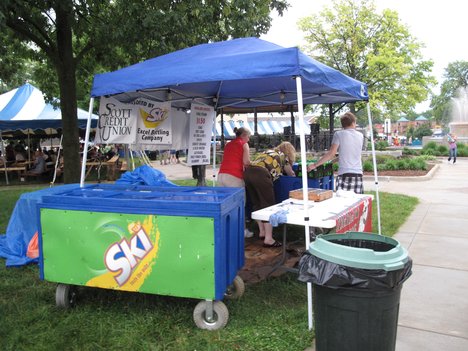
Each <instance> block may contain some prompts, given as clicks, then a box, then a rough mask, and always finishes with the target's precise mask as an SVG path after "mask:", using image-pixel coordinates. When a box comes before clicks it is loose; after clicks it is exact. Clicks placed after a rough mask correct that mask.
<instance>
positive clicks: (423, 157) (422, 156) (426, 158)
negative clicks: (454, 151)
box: [418, 155, 436, 161]
mask: <svg viewBox="0 0 468 351" xmlns="http://www.w3.org/2000/svg"><path fill="white" fill-rule="evenodd" d="M418 158H421V159H423V160H424V161H434V160H435V159H436V158H435V156H433V155H420V156H418Z"/></svg>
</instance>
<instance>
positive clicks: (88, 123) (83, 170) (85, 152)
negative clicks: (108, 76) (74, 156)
mask: <svg viewBox="0 0 468 351" xmlns="http://www.w3.org/2000/svg"><path fill="white" fill-rule="evenodd" d="M93 104H94V98H93V97H92V98H91V99H90V100H89V114H88V120H87V121H86V134H85V143H84V145H83V158H82V159H81V177H80V188H83V187H84V181H85V175H86V160H87V158H88V144H89V134H90V132H91V116H92V115H93Z"/></svg>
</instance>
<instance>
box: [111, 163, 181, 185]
mask: <svg viewBox="0 0 468 351" xmlns="http://www.w3.org/2000/svg"><path fill="white" fill-rule="evenodd" d="M115 183H116V184H130V185H152V186H177V185H176V184H174V183H172V182H170V181H169V180H167V179H166V175H165V174H164V173H163V172H161V171H159V170H157V169H154V168H152V167H150V166H148V165H143V166H140V167H138V168H135V170H134V171H133V172H130V171H127V172H125V173H124V174H122V176H121V177H120V178H119V179H117V180H116V181H115Z"/></svg>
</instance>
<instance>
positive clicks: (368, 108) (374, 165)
mask: <svg viewBox="0 0 468 351" xmlns="http://www.w3.org/2000/svg"><path fill="white" fill-rule="evenodd" d="M367 119H368V123H369V128H370V140H371V149H372V165H373V167H374V180H375V195H376V199H377V223H378V227H379V228H378V229H379V235H382V227H381V225H380V198H379V177H378V175H377V160H376V157H375V146H374V130H373V128H372V117H371V110H370V104H369V102H367Z"/></svg>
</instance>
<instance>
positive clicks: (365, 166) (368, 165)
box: [362, 160, 374, 172]
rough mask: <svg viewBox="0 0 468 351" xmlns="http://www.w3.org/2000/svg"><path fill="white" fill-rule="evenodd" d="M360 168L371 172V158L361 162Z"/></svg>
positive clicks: (372, 166) (372, 167)
mask: <svg viewBox="0 0 468 351" xmlns="http://www.w3.org/2000/svg"><path fill="white" fill-rule="evenodd" d="M362 169H363V170H364V172H372V171H373V170H374V165H373V164H372V161H371V160H365V161H364V163H363V164H362Z"/></svg>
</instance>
